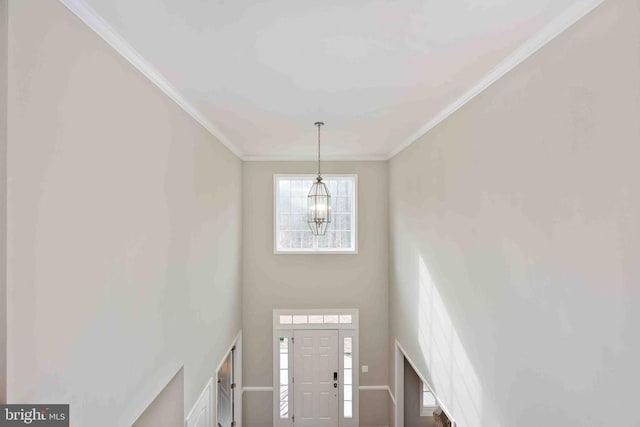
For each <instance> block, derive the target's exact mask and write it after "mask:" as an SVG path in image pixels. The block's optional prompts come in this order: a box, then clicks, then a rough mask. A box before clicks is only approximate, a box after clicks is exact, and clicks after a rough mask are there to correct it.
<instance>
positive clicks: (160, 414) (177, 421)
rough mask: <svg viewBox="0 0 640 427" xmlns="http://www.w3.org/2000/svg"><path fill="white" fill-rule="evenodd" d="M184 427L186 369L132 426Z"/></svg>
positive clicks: (181, 370)
mask: <svg viewBox="0 0 640 427" xmlns="http://www.w3.org/2000/svg"><path fill="white" fill-rule="evenodd" d="M159 426H162V427H184V370H183V369H180V370H179V371H178V373H177V374H176V375H175V376H174V377H173V378H172V379H171V381H169V384H167V386H166V387H165V388H164V389H163V390H162V391H161V392H160V394H159V395H158V396H157V397H156V398H155V399H154V400H153V402H151V404H150V405H149V406H148V407H147V409H145V411H144V412H143V413H142V415H140V417H139V418H138V419H137V420H136V422H135V423H133V426H132V427H159Z"/></svg>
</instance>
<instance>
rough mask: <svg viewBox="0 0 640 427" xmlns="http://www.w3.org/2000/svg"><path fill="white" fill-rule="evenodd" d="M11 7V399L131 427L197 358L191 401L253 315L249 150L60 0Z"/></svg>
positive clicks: (189, 382)
mask: <svg viewBox="0 0 640 427" xmlns="http://www.w3.org/2000/svg"><path fill="white" fill-rule="evenodd" d="M9 12H10V13H9V96H8V100H9V138H8V141H9V142H8V152H9V156H8V158H9V162H8V178H9V179H8V182H9V185H8V200H9V206H8V230H9V238H8V248H7V251H8V260H9V261H8V266H7V267H8V282H7V286H8V295H9V301H8V307H9V309H8V324H9V330H8V332H9V338H8V348H9V353H8V366H9V368H8V372H9V378H8V393H9V396H8V399H9V401H13V402H17V401H20V402H69V403H70V404H71V418H72V422H73V424H75V425H77V426H88V425H90V426H96V427H101V426H109V427H113V426H123V425H131V423H132V422H133V421H134V420H136V419H137V418H138V416H139V415H140V414H142V412H143V411H144V409H145V408H146V407H147V406H148V404H149V403H150V402H151V401H153V399H154V398H155V397H156V396H157V395H158V393H160V391H161V390H162V389H163V388H164V387H165V386H166V384H167V383H168V382H169V380H170V379H171V378H172V377H173V376H174V375H175V373H176V372H177V371H178V369H180V367H182V366H184V385H185V390H184V395H185V396H184V397H185V411H188V410H189V409H190V408H191V407H192V405H193V404H194V402H195V401H196V399H197V397H198V395H199V393H200V392H201V391H202V389H203V387H204V386H205V384H206V383H207V381H208V379H209V378H210V377H212V376H213V375H214V374H215V369H216V366H217V365H218V363H219V362H220V361H221V360H222V358H223V357H224V353H225V351H226V350H227V348H228V346H229V345H230V344H231V342H232V341H233V338H234V337H235V335H236V334H237V332H238V330H239V329H240V325H241V314H240V310H241V306H240V303H241V292H240V248H241V246H240V245H241V241H240V233H241V197H240V192H241V190H242V189H241V178H242V175H241V169H242V164H241V161H240V160H239V159H238V158H236V157H235V156H234V155H233V154H232V153H231V152H229V151H228V150H227V149H226V148H225V147H224V146H223V145H222V144H220V143H219V142H218V141H217V140H215V139H214V138H213V137H212V136H211V135H210V134H209V133H208V132H207V131H206V130H205V129H203V128H202V127H201V126H200V125H198V124H197V123H196V122H195V121H194V120H193V119H192V118H191V117H190V116H188V115H187V114H186V113H185V112H184V111H183V110H182V109H180V108H179V107H178V106H177V105H176V104H174V103H173V102H172V101H171V100H170V99H169V98H167V96H166V95H165V94H164V93H163V92H161V91H160V90H159V89H158V88H157V87H156V86H154V85H153V84H152V83H151V82H150V81H149V80H148V79H146V78H145V77H144V76H143V75H142V74H140V73H139V72H138V71H137V70H136V69H135V68H134V67H133V66H132V65H131V64H129V63H128V62H126V61H125V60H124V59H123V58H122V57H121V56H120V55H119V54H118V53H116V52H115V51H114V50H113V49H111V47H109V46H108V45H107V44H106V43H105V42H104V41H103V40H102V39H101V38H100V37H99V36H97V35H96V34H95V33H94V32H93V31H92V30H90V29H89V28H88V27H87V26H86V25H85V24H83V23H82V22H81V21H80V20H79V19H78V18H76V17H75V16H74V15H72V14H71V13H70V12H69V11H68V10H67V9H66V8H65V7H63V6H62V5H61V4H60V2H57V1H53V0H49V1H42V0H15V1H10V3H9ZM96 414H100V416H99V417H96Z"/></svg>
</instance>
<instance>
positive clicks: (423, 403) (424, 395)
mask: <svg viewBox="0 0 640 427" xmlns="http://www.w3.org/2000/svg"><path fill="white" fill-rule="evenodd" d="M437 406H438V402H437V400H436V396H435V394H433V392H432V391H431V389H430V388H429V386H428V385H427V384H426V383H425V382H422V389H421V390H420V415H421V416H423V417H430V416H432V415H433V411H435V410H436V407H437Z"/></svg>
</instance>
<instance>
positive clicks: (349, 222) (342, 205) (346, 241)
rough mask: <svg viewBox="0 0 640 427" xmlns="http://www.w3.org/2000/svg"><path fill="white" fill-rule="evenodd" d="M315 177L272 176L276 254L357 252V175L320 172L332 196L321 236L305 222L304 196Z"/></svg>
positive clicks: (305, 196)
mask: <svg viewBox="0 0 640 427" xmlns="http://www.w3.org/2000/svg"><path fill="white" fill-rule="evenodd" d="M315 178H316V176H315V175H275V176H274V198H275V200H274V206H275V209H274V211H275V212H274V215H275V230H274V247H275V253H277V254H300V253H334V254H335V253H347V254H355V253H357V218H358V217H357V200H358V197H357V181H358V178H357V175H323V181H324V183H325V184H326V185H327V187H328V190H329V193H330V195H331V223H330V224H329V226H328V227H327V231H326V233H325V234H324V235H323V236H315V235H314V234H313V233H312V232H311V229H310V228H309V225H308V224H307V196H308V194H309V189H310V188H311V185H312V184H313V182H314V180H315Z"/></svg>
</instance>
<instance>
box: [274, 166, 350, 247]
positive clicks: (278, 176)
mask: <svg viewBox="0 0 640 427" xmlns="http://www.w3.org/2000/svg"><path fill="white" fill-rule="evenodd" d="M281 178H287V179H290V180H307V181H309V182H308V184H309V187H311V184H312V183H313V181H314V180H315V178H316V175H314V174H275V175H274V176H273V192H274V199H273V200H274V203H273V223H274V226H273V230H274V233H273V247H274V253H275V254H357V253H358V175H356V174H325V175H323V178H324V182H325V183H327V182H328V181H330V180H332V179H340V178H347V179H350V180H352V182H353V189H352V194H351V207H350V210H351V212H348V210H347V211H344V212H343V211H341V210H333V211H332V215H333V221H334V222H333V223H332V224H331V225H330V226H329V229H328V230H327V232H332V231H333V232H341V233H342V234H344V233H351V246H350V247H348V248H330V247H321V245H320V244H319V243H318V242H319V237H318V236H313V235H312V234H311V231H310V230H309V229H308V226H307V224H306V222H304V224H303V225H298V227H299V229H296V230H286V231H298V232H306V231H309V234H306V233H305V235H303V239H311V247H308V248H302V249H301V248H293V249H288V248H280V247H278V237H279V235H280V232H281V231H282V230H280V215H281V214H282V215H287V214H289V213H281V212H279V210H278V207H279V205H280V192H279V188H278V183H279V181H280V179H281ZM331 197H332V201H335V200H336V199H335V198H336V197H342V196H336V195H334V194H331ZM302 203H303V205H304V206H305V214H306V204H307V197H306V194H305V196H304V200H303V201H302ZM335 203H336V205H337V202H335ZM333 204H334V203H332V205H333ZM336 215H350V216H351V219H350V220H349V222H350V224H351V229H350V230H348V229H336V228H335V226H336V225H335V222H336ZM300 227H301V228H300ZM342 234H340V235H341V236H342ZM305 236H306V237H305ZM307 244H309V242H307Z"/></svg>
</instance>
